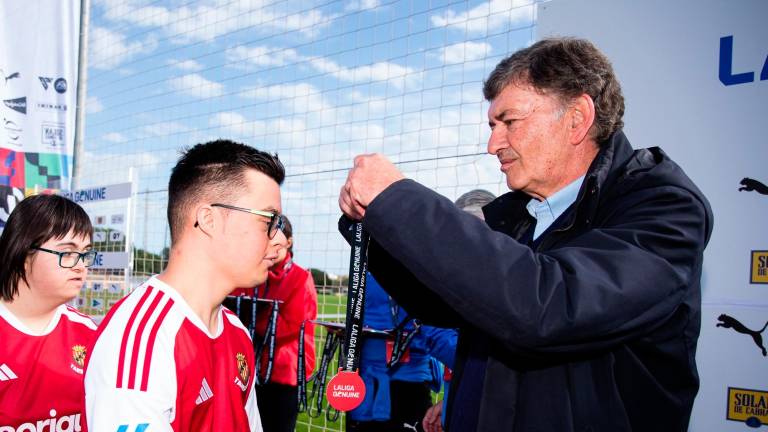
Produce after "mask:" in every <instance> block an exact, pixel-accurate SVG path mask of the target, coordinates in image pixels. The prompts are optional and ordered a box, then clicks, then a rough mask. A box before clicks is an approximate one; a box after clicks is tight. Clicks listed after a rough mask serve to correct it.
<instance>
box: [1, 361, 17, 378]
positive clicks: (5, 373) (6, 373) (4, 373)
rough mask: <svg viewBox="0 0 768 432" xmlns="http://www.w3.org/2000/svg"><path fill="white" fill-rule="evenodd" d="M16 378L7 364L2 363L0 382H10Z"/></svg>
mask: <svg viewBox="0 0 768 432" xmlns="http://www.w3.org/2000/svg"><path fill="white" fill-rule="evenodd" d="M16 378H18V377H17V376H16V374H15V373H13V371H12V370H11V368H9V367H8V365H7V364H5V363H3V364H2V365H0V381H10V380H14V379H16Z"/></svg>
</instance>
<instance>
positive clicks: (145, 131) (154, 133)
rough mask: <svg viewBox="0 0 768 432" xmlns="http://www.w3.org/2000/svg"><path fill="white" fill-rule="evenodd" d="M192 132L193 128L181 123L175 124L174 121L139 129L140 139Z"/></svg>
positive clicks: (152, 124)
mask: <svg viewBox="0 0 768 432" xmlns="http://www.w3.org/2000/svg"><path fill="white" fill-rule="evenodd" d="M191 130H192V128H190V127H189V126H187V125H185V124H184V123H180V122H174V121H165V122H157V123H151V124H148V125H145V126H141V127H140V128H139V137H140V138H149V137H165V136H168V135H173V134H178V133H183V132H189V131H191Z"/></svg>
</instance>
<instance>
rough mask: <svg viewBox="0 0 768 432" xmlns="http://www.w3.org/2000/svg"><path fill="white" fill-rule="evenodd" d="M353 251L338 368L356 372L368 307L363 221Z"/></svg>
mask: <svg viewBox="0 0 768 432" xmlns="http://www.w3.org/2000/svg"><path fill="white" fill-rule="evenodd" d="M352 226H353V228H354V231H355V232H354V238H353V241H352V253H351V254H350V257H349V286H348V289H347V322H346V328H345V332H344V345H342V351H343V352H344V357H343V359H342V361H341V362H339V370H344V371H347V372H355V371H357V369H358V368H359V367H360V354H361V353H362V349H363V344H362V336H363V312H364V309H365V276H366V272H367V270H368V240H369V239H370V237H369V236H368V233H367V232H365V230H364V229H363V223H362V222H355V224H354V225H352Z"/></svg>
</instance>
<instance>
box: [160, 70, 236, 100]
mask: <svg viewBox="0 0 768 432" xmlns="http://www.w3.org/2000/svg"><path fill="white" fill-rule="evenodd" d="M168 84H169V85H170V86H171V88H172V89H174V90H176V91H177V92H179V93H181V94H183V95H187V96H191V97H194V98H198V99H210V98H214V97H219V96H221V95H222V94H224V85H223V84H221V83H218V82H215V81H211V80H208V79H206V78H205V77H203V76H202V75H200V74H187V75H183V76H180V77H176V78H171V79H170V80H168Z"/></svg>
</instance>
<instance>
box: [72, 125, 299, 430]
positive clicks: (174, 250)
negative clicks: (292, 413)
mask: <svg viewBox="0 0 768 432" xmlns="http://www.w3.org/2000/svg"><path fill="white" fill-rule="evenodd" d="M284 177H285V173H284V169H283V166H282V164H281V163H280V161H279V160H278V159H277V156H273V155H270V154H267V153H264V152H261V151H258V150H256V149H254V148H252V147H249V146H246V145H243V144H239V143H235V142H232V141H223V140H219V141H213V142H209V143H205V144H199V145H196V146H195V147H193V148H191V149H190V150H188V151H187V152H186V153H185V154H184V155H183V156H182V157H181V159H180V160H179V162H178V163H177V164H176V166H175V167H174V168H173V170H172V172H171V179H170V182H169V185H168V222H169V224H170V230H171V251H170V257H169V261H168V267H167V268H166V269H165V271H164V272H163V273H162V274H160V275H158V276H155V277H152V278H150V279H149V280H148V281H147V282H146V283H145V284H144V285H142V286H141V287H139V288H137V289H136V290H135V291H134V292H132V293H131V294H130V295H128V296H127V297H126V298H124V299H123V300H121V301H120V303H118V304H117V305H115V306H114V307H113V308H112V310H110V312H109V314H108V315H107V317H106V318H105V321H104V323H103V324H102V327H101V329H100V331H101V334H100V336H99V337H98V340H97V341H96V344H95V346H94V349H93V354H92V356H91V360H90V362H89V363H88V365H87V368H86V378H85V381H86V416H87V422H88V428H89V429H90V430H92V431H115V430H117V431H144V432H150V431H261V424H260V420H259V413H258V408H257V405H256V395H255V393H254V388H253V382H254V373H253V366H254V354H253V344H252V342H251V340H250V338H249V336H248V332H247V330H246V329H245V327H243V325H242V323H241V322H240V321H239V320H238V318H237V317H236V316H235V315H234V314H233V313H232V312H230V311H229V310H227V309H226V308H223V307H221V306H220V305H221V303H222V301H223V300H224V299H225V298H226V296H227V294H229V293H230V292H231V291H232V290H234V289H235V288H237V287H248V286H255V285H258V284H261V283H263V282H264V281H265V280H266V278H267V271H268V269H269V267H270V266H272V265H273V264H274V261H275V260H276V258H277V253H276V251H273V250H271V249H270V248H269V243H270V242H269V239H270V238H271V237H273V236H274V235H275V234H276V232H277V230H278V229H279V228H280V222H281V217H280V208H281V207H280V188H279V185H280V184H281V183H282V181H283V179H284Z"/></svg>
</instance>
